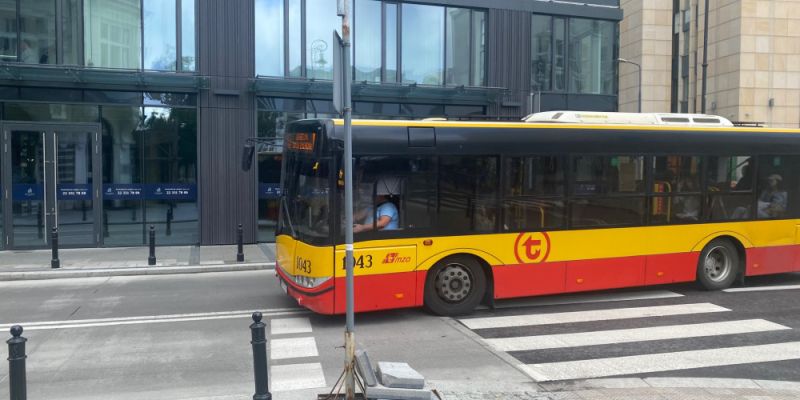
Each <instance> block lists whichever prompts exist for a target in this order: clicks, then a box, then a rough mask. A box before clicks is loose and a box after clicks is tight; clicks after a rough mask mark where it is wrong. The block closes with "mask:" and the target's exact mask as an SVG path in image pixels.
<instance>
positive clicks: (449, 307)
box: [424, 255, 486, 316]
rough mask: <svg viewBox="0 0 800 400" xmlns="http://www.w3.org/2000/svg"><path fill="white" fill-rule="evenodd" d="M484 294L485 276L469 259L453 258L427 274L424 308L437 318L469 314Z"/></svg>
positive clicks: (439, 263) (466, 257)
mask: <svg viewBox="0 0 800 400" xmlns="http://www.w3.org/2000/svg"><path fill="white" fill-rule="evenodd" d="M485 293H486V276H485V275H484V273H483V269H482V268H481V266H480V264H479V263H478V262H477V261H476V260H475V259H474V258H472V257H470V256H466V255H454V256H450V257H447V258H444V259H442V260H441V261H439V262H438V263H436V265H434V266H433V268H431V269H430V270H429V271H428V276H427V278H426V280H425V295H424V300H425V308H427V309H428V310H429V311H431V312H432V313H434V314H437V315H447V316H452V315H463V314H469V313H471V312H472V311H473V310H474V309H475V307H477V306H478V304H480V302H481V300H482V299H483V296H484V294H485Z"/></svg>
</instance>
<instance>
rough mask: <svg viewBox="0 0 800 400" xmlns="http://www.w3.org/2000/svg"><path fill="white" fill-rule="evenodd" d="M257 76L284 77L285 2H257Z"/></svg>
mask: <svg viewBox="0 0 800 400" xmlns="http://www.w3.org/2000/svg"><path fill="white" fill-rule="evenodd" d="M255 11H256V22H257V23H256V75H266V76H283V62H284V57H283V0H256V10H255Z"/></svg>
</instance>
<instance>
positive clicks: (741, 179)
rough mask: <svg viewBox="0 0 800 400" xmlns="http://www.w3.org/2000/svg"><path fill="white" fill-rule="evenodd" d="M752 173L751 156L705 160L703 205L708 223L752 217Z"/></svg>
mask: <svg viewBox="0 0 800 400" xmlns="http://www.w3.org/2000/svg"><path fill="white" fill-rule="evenodd" d="M754 172H755V170H754V166H753V163H752V158H751V157H750V156H731V157H718V156H715V157H709V158H708V179H707V180H706V188H707V190H708V198H707V200H706V206H707V209H708V215H709V219H710V220H712V221H730V220H742V219H751V218H753V216H754V214H755V213H754V210H753V195H752V192H753V180H754V178H755V177H754Z"/></svg>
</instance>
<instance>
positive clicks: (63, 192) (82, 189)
mask: <svg viewBox="0 0 800 400" xmlns="http://www.w3.org/2000/svg"><path fill="white" fill-rule="evenodd" d="M57 186H58V192H57V196H58V199H59V200H91V199H92V185H91V184H79V183H62V184H58V185H57Z"/></svg>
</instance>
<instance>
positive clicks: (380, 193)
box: [353, 179, 400, 233]
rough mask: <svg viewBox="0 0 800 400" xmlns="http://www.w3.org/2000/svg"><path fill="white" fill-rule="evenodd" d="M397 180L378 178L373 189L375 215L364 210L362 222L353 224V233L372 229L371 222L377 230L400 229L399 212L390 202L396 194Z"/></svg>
mask: <svg viewBox="0 0 800 400" xmlns="http://www.w3.org/2000/svg"><path fill="white" fill-rule="evenodd" d="M397 186H398V184H397V182H396V181H391V180H385V179H381V180H378V183H377V187H376V190H375V193H376V194H375V206H376V208H375V217H374V219H373V216H372V213H371V212H370V211H366V212H364V213H363V214H364V221H363V222H364V223H363V224H354V225H353V233H359V232H366V231H370V230H372V229H373V222H375V221H377V222H375V223H374V225H375V227H376V228H377V230H379V231H386V230H394V229H400V213H399V212H398V211H397V206H396V205H395V204H394V202H392V195H393V194H396V193H394V192H396V191H397V189H396V188H397Z"/></svg>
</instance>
